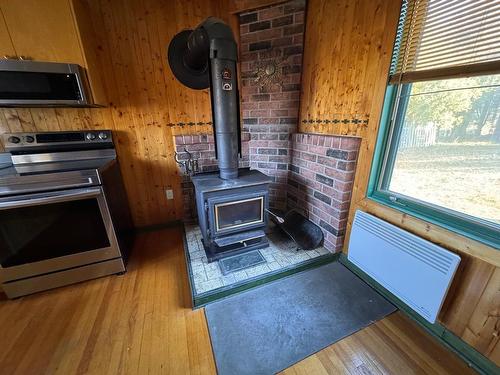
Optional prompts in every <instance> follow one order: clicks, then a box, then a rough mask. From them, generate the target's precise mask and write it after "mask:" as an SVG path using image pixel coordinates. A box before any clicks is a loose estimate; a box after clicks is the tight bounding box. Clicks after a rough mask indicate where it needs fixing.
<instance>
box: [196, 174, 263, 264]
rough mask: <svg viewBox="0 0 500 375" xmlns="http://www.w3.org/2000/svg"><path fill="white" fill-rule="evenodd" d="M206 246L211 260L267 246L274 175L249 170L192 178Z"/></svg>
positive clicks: (200, 175)
mask: <svg viewBox="0 0 500 375" xmlns="http://www.w3.org/2000/svg"><path fill="white" fill-rule="evenodd" d="M192 180H193V184H194V187H195V194H196V208H197V211H198V220H199V225H200V229H201V233H202V235H203V246H204V248H205V253H206V254H207V258H208V261H209V262H212V261H214V260H217V259H220V258H222V257H224V256H228V255H234V254H238V253H242V252H245V251H249V250H254V249H261V248H264V247H267V246H268V242H267V238H266V235H265V232H264V229H265V227H266V226H267V223H268V216H267V212H266V210H267V209H268V208H269V188H268V185H269V183H270V182H271V178H270V177H268V176H266V175H265V174H263V173H261V172H259V171H256V170H249V169H240V170H239V176H238V178H236V179H232V180H223V179H222V178H220V176H219V174H218V173H203V174H199V175H196V176H193V177H192Z"/></svg>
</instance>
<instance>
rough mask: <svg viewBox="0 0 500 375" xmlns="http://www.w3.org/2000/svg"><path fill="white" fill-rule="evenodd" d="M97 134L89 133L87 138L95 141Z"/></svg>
mask: <svg viewBox="0 0 500 375" xmlns="http://www.w3.org/2000/svg"><path fill="white" fill-rule="evenodd" d="M95 138H96V137H95V134H94V133H87V139H88V140H89V141H93V140H94V139H95Z"/></svg>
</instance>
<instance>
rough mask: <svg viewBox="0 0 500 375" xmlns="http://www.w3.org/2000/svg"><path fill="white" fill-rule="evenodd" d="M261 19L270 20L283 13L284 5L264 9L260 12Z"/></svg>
mask: <svg viewBox="0 0 500 375" xmlns="http://www.w3.org/2000/svg"><path fill="white" fill-rule="evenodd" d="M258 14H259V20H261V21H262V20H269V19H271V18H276V17H279V16H282V15H283V7H282V6H278V7H276V6H274V7H270V8H265V9H262V10H260V11H259V12H258Z"/></svg>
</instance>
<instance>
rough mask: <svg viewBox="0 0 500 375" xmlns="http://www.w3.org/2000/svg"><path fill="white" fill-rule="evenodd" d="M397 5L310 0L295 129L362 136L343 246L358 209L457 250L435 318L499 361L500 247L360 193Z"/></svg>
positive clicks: (379, 106)
mask: <svg viewBox="0 0 500 375" xmlns="http://www.w3.org/2000/svg"><path fill="white" fill-rule="evenodd" d="M399 8H400V2H399V1H391V0H375V1H366V0H356V1H350V0H333V1H332V0H309V1H308V8H307V17H306V31H305V46H304V61H303V73H302V93H301V106H300V123H299V131H301V132H311V133H323V134H336V135H351V136H357V137H360V138H361V148H360V153H359V157H358V164H357V168H356V175H355V181H354V187H353V196H352V201H351V202H352V203H351V208H350V213H349V221H348V231H347V236H346V241H345V245H344V251H346V252H347V245H348V238H349V236H348V235H349V230H350V226H351V223H352V218H353V216H354V212H355V210H356V209H362V210H364V211H367V212H370V213H372V214H374V215H376V216H379V217H381V218H382V219H385V220H387V221H389V222H391V223H393V224H395V225H398V226H400V227H402V228H404V229H406V230H409V231H410V232H413V233H415V234H417V235H419V236H421V237H423V238H426V239H428V240H430V241H432V242H435V243H437V244H439V245H441V246H444V247H446V248H448V249H450V250H452V251H454V252H457V253H458V254H459V255H460V256H461V257H462V263H461V265H460V268H459V271H458V273H457V275H456V277H455V279H454V282H453V285H452V287H451V289H450V292H449V294H448V297H447V299H446V301H445V305H444V307H443V309H442V311H441V314H440V316H439V320H440V321H441V322H442V323H443V324H444V325H445V326H446V327H447V328H448V329H449V330H451V331H452V332H453V333H455V334H456V335H457V336H459V337H461V338H462V339H463V340H464V341H466V342H467V343H469V344H470V345H471V346H473V347H474V348H476V349H477V350H478V351H479V352H481V353H483V354H484V355H485V356H487V357H488V358H490V359H491V360H493V361H494V362H496V363H497V364H499V363H500V345H498V337H499V330H500V321H499V315H500V313H499V311H500V290H499V288H500V283H499V273H500V270H499V266H500V255H499V254H500V253H499V252H498V251H497V250H495V249H492V248H489V247H488V246H485V245H482V244H479V243H477V242H475V241H472V240H469V239H466V238H463V237H460V236H458V235H454V234H453V233H450V232H448V231H446V230H444V229H442V228H439V227H438V226H435V225H431V224H429V223H426V222H424V221H422V220H418V219H416V218H412V217H410V216H408V215H405V214H402V213H399V212H398V211H395V210H392V209H389V208H387V207H384V206H381V205H379V204H376V203H375V202H373V201H370V200H367V199H366V187H367V183H368V177H369V172H370V167H371V161H372V158H373V151H374V148H375V142H376V136H377V131H378V125H379V124H378V122H379V118H380V113H381V109H382V103H383V97H384V92H385V88H386V83H387V74H388V69H389V63H390V57H391V52H392V45H393V42H394V37H395V31H396V25H397V21H398V17H399ZM337 120H338V121H337ZM343 120H344V121H343ZM353 120H354V121H353Z"/></svg>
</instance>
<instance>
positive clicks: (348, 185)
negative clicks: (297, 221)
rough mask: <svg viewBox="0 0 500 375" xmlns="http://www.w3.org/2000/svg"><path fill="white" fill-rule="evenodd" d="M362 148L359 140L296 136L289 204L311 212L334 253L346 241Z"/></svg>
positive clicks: (288, 197)
mask: <svg viewBox="0 0 500 375" xmlns="http://www.w3.org/2000/svg"><path fill="white" fill-rule="evenodd" d="M359 145H360V139H359V138H352V137H339V136H325V135H313V134H294V135H293V144H292V149H293V150H292V160H291V163H290V164H289V165H288V169H289V175H288V193H287V204H288V207H289V208H297V209H299V210H300V209H306V210H307V211H308V214H309V219H311V220H312V221H313V222H314V223H316V224H318V225H319V226H320V227H321V228H322V229H323V233H324V235H325V247H326V248H327V249H328V250H330V251H332V252H336V251H340V249H341V248H342V244H343V242H344V234H345V229H346V225H347V215H348V213H349V205H350V202H351V192H352V184H353V181H354V171H355V169H356V160H357V158H358V152H359Z"/></svg>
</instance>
